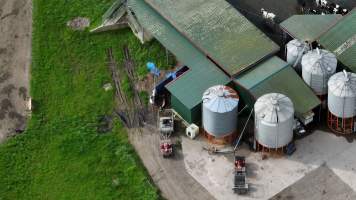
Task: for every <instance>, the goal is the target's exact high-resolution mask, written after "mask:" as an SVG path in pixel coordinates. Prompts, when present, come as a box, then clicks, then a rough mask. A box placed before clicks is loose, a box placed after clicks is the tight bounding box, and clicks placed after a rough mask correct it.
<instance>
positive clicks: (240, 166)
mask: <svg viewBox="0 0 356 200" xmlns="http://www.w3.org/2000/svg"><path fill="white" fill-rule="evenodd" d="M233 190H234V192H235V193H237V194H240V195H241V194H246V193H247V191H248V184H247V183H246V163H245V157H243V156H235V176H234V187H233Z"/></svg>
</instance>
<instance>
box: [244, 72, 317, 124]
mask: <svg viewBox="0 0 356 200" xmlns="http://www.w3.org/2000/svg"><path fill="white" fill-rule="evenodd" d="M250 92H251V94H252V95H253V96H254V97H255V98H256V99H257V98H258V97H260V96H262V95H264V94H267V93H281V94H284V95H286V96H288V97H289V98H290V99H291V100H292V101H293V103H294V106H295V111H296V115H297V116H299V117H301V115H303V114H305V113H307V112H308V111H310V110H312V109H313V108H315V107H316V106H318V105H319V104H320V100H319V98H318V97H317V96H315V94H314V93H313V91H312V90H311V89H310V88H309V87H308V86H307V85H306V84H305V83H304V81H303V80H302V79H301V78H300V77H299V76H298V74H297V73H296V72H295V71H294V69H293V68H291V67H289V66H288V67H285V68H283V69H282V70H281V71H279V72H277V73H276V74H274V75H273V76H271V77H269V78H268V79H265V80H264V81H262V82H260V83H259V84H258V85H256V86H254V87H253V88H251V89H250Z"/></svg>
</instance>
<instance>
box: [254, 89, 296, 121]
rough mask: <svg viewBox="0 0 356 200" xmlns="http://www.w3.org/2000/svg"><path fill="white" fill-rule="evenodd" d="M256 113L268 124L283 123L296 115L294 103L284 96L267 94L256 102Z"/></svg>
mask: <svg viewBox="0 0 356 200" xmlns="http://www.w3.org/2000/svg"><path fill="white" fill-rule="evenodd" d="M255 113H256V117H258V118H261V119H263V121H265V122H268V123H279V122H283V121H286V120H288V119H289V118H290V117H291V116H293V115H294V107H293V102H292V101H291V100H290V98H288V97H287V96H285V95H283V94H279V93H270V94H265V95H263V96H261V97H260V98H258V100H257V101H256V103H255Z"/></svg>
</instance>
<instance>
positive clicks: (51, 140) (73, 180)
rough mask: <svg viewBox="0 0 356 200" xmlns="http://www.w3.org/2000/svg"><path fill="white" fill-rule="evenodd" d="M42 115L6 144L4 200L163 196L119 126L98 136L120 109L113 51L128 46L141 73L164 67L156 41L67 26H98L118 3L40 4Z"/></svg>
mask: <svg viewBox="0 0 356 200" xmlns="http://www.w3.org/2000/svg"><path fill="white" fill-rule="evenodd" d="M33 3H34V10H33V13H34V16H33V20H34V22H33V28H34V32H33V34H34V35H33V50H32V52H33V64H32V69H31V71H32V72H31V77H32V80H31V95H32V98H33V104H34V111H33V113H32V117H31V120H29V122H28V129H27V130H26V132H25V133H23V134H21V135H18V136H16V137H14V138H11V139H9V140H8V141H7V142H5V143H4V144H1V145H0V199H1V200H4V199H9V200H15V199H19V200H20V199H21V200H23V199H31V200H32V199H51V200H56V199H65V200H68V199H75V200H80V199H83V200H84V199H85V200H87V199H98V200H99V199H100V200H104V199H125V200H126V199H157V198H159V194H158V191H157V189H156V188H155V186H154V185H152V184H151V183H150V181H149V178H148V175H147V172H146V171H145V169H144V167H143V166H142V164H141V163H140V161H139V159H138V157H137V155H136V153H135V152H134V150H133V148H132V147H131V145H130V144H129V142H128V138H127V135H126V133H125V130H124V129H123V128H122V127H121V126H120V124H119V123H118V122H116V123H115V127H114V129H113V130H112V132H110V133H107V134H98V133H97V130H96V129H97V124H98V118H99V116H101V115H105V114H109V113H111V112H112V109H113V106H114V103H113V102H114V101H113V91H110V92H105V91H104V90H103V88H102V86H103V85H104V84H105V83H108V82H110V81H111V79H110V74H109V72H108V70H107V66H106V53H105V50H106V49H107V48H109V47H113V50H114V53H115V56H116V59H117V60H118V61H121V60H122V57H123V55H122V46H123V45H124V44H128V45H129V47H130V49H131V52H132V55H133V57H134V59H135V61H136V64H137V65H138V66H140V70H139V72H138V73H139V74H140V75H141V76H142V75H143V74H144V73H146V72H145V67H144V63H145V62H147V61H148V60H150V61H154V62H156V63H157V64H158V65H159V66H163V63H164V62H165V59H164V55H165V52H164V51H163V50H161V47H160V46H159V45H158V44H157V43H156V42H153V43H150V44H147V45H144V46H142V45H140V43H139V41H138V40H137V39H136V38H135V37H134V36H133V35H132V34H131V32H130V31H129V30H123V31H118V32H111V33H105V34H98V35H90V34H89V33H88V31H83V32H76V31H72V30H70V29H69V28H67V27H66V22H67V21H68V20H71V19H73V18H75V17H77V16H82V17H89V18H90V19H91V20H92V23H98V21H100V20H101V15H102V14H103V13H104V11H105V10H106V9H107V8H108V7H109V6H110V5H111V3H112V0H72V1H69V0H33Z"/></svg>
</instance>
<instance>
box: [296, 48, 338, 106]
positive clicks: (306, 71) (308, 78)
mask: <svg viewBox="0 0 356 200" xmlns="http://www.w3.org/2000/svg"><path fill="white" fill-rule="evenodd" d="M336 67H337V59H336V56H335V55H334V54H332V53H331V52H329V51H327V50H324V49H314V50H312V51H309V52H308V53H306V54H305V55H304V56H303V58H302V76H303V79H304V81H305V82H306V84H308V85H309V86H310V87H311V89H312V90H313V91H314V92H315V94H316V95H318V96H319V98H321V100H324V99H325V98H324V95H326V94H327V92H328V80H329V78H330V77H331V76H332V75H333V74H334V73H335V71H336Z"/></svg>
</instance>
